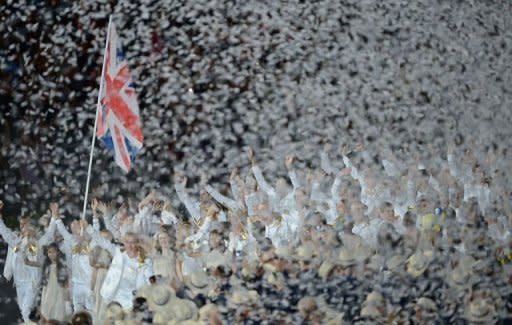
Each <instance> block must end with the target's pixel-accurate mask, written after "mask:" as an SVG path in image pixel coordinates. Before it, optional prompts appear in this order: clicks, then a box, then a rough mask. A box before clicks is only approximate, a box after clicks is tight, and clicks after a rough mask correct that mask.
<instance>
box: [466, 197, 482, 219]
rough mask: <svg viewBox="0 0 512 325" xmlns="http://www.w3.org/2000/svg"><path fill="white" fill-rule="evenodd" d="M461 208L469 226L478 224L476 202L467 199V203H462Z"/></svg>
mask: <svg viewBox="0 0 512 325" xmlns="http://www.w3.org/2000/svg"><path fill="white" fill-rule="evenodd" d="M463 208H464V217H465V218H466V221H467V222H468V223H471V224H476V223H477V222H478V214H479V209H478V201H477V200H476V199H474V198H472V199H469V200H468V201H466V202H464V204H463Z"/></svg>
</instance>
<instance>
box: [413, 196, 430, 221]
mask: <svg viewBox="0 0 512 325" xmlns="http://www.w3.org/2000/svg"><path fill="white" fill-rule="evenodd" d="M416 211H417V213H418V215H420V216H423V215H425V214H429V213H432V212H433V207H432V204H431V203H430V202H429V200H428V199H427V198H426V197H425V196H422V197H420V199H419V200H418V204H417V207H416Z"/></svg>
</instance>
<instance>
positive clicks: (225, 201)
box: [205, 185, 238, 211]
mask: <svg viewBox="0 0 512 325" xmlns="http://www.w3.org/2000/svg"><path fill="white" fill-rule="evenodd" d="M205 190H206V192H208V194H210V195H211V197H212V198H213V199H214V200H215V201H217V202H219V203H220V204H222V205H223V206H225V207H227V208H229V209H231V210H233V211H235V210H236V209H237V208H238V205H237V203H236V201H235V200H232V199H230V198H228V197H227V196H224V195H222V194H221V193H220V192H219V191H217V190H216V189H214V188H213V187H211V186H210V185H206V187H205Z"/></svg>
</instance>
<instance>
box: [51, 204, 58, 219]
mask: <svg viewBox="0 0 512 325" xmlns="http://www.w3.org/2000/svg"><path fill="white" fill-rule="evenodd" d="M50 212H51V214H52V218H54V219H59V206H58V205H57V203H55V202H52V203H50Z"/></svg>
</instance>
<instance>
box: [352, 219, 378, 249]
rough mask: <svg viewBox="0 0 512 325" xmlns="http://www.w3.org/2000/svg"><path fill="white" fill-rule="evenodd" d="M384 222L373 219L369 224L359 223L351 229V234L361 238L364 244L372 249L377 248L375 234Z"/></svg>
mask: <svg viewBox="0 0 512 325" xmlns="http://www.w3.org/2000/svg"><path fill="white" fill-rule="evenodd" d="M383 223H384V220H382V219H380V218H374V219H372V220H371V221H370V222H369V223H360V224H357V225H355V226H354V228H352V232H353V233H354V234H356V235H358V236H359V237H361V238H362V239H363V241H364V243H366V244H368V245H370V247H372V248H374V249H375V248H377V234H378V233H379V228H380V226H381V225H382V224H383Z"/></svg>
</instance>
